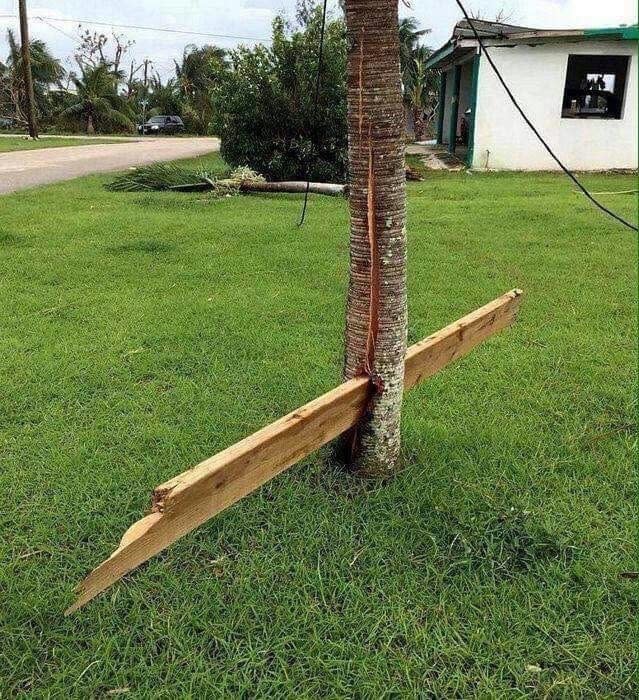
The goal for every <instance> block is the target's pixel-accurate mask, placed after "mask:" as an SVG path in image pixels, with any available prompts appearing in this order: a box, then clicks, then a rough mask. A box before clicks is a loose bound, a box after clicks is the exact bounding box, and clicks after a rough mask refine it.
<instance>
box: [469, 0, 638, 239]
mask: <svg viewBox="0 0 639 700" xmlns="http://www.w3.org/2000/svg"><path fill="white" fill-rule="evenodd" d="M455 2H456V3H457V5H458V6H459V9H460V10H461V11H462V13H463V14H464V17H465V18H466V21H467V22H468V24H469V25H470V28H471V29H472V30H473V34H474V35H475V39H477V41H478V42H479V46H480V47H481V50H482V51H483V53H484V55H485V56H486V59H487V61H488V63H490V66H491V68H492V69H493V70H494V71H495V75H496V76H497V78H498V80H499V82H500V83H501V84H502V86H503V88H504V90H505V91H506V94H507V95H508V97H509V98H510V101H511V102H512V103H513V105H515V109H516V110H517V111H518V112H519V114H520V115H521V117H522V119H523V120H524V121H525V122H526V124H527V125H528V127H529V128H530V130H531V131H532V132H533V134H535V136H536V137H537V138H538V139H539V141H540V142H541V144H542V146H543V147H544V148H545V149H546V150H547V151H548V153H549V154H550V156H551V157H552V159H553V160H554V161H555V163H557V165H558V166H559V167H560V168H561V169H562V170H563V171H564V173H565V174H566V175H568V177H569V178H570V179H571V180H572V181H573V182H574V183H575V185H577V187H578V188H579V189H580V190H581V191H582V192H583V193H584V194H585V195H586V197H588V199H589V200H590V201H591V202H592V203H593V204H594V205H595V206H596V207H598V208H599V209H601V211H603V212H605V213H606V214H608V215H609V216H611V217H612V218H613V219H616V220H617V221H618V222H619V223H620V224H623V225H624V226H627V227H628V228H629V229H631V230H633V231H638V230H639V229H638V228H637V227H636V226H635V225H634V224H632V223H630V222H629V221H626V219H624V218H623V217H621V216H619V215H618V214H615V212H614V211H611V210H610V209H608V208H607V207H605V206H604V205H603V204H601V202H599V201H597V200H596V199H595V198H594V197H593V196H592V195H591V194H590V192H589V191H588V190H587V189H586V188H585V187H584V186H583V185H582V184H581V182H579V180H578V179H577V178H576V177H575V175H574V174H573V173H572V172H571V171H570V170H568V168H567V167H566V166H565V165H564V164H563V163H562V162H561V160H559V158H558V156H556V155H555V152H554V151H553V150H552V148H551V147H550V146H549V145H548V143H546V141H545V140H544V137H543V136H542V135H541V134H540V133H539V131H537V128H536V127H535V125H534V124H533V123H532V122H531V121H530V119H529V118H528V117H527V116H526V113H525V112H524V110H523V109H522V108H521V107H520V106H519V103H518V102H517V100H516V98H515V96H514V95H513V93H512V92H511V91H510V88H509V87H508V85H507V84H506V81H505V80H504V79H503V77H502V75H501V73H500V72H499V69H498V68H497V66H496V65H495V63H494V61H493V59H492V58H491V56H490V54H489V53H488V50H487V49H486V46H485V45H484V42H483V41H482V38H481V36H480V35H479V32H478V31H477V30H476V29H475V24H474V23H473V20H472V19H471V18H470V17H469V15H468V12H466V8H465V7H464V6H463V5H462V3H461V0H455Z"/></svg>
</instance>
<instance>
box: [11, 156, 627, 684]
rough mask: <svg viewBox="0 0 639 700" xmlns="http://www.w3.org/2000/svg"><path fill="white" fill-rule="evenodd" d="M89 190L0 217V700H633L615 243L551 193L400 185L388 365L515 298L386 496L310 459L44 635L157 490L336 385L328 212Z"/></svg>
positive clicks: (622, 204)
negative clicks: (400, 237)
mask: <svg viewBox="0 0 639 700" xmlns="http://www.w3.org/2000/svg"><path fill="white" fill-rule="evenodd" d="M204 160H206V161H207V164H208V166H209V167H210V166H211V165H213V166H216V165H217V166H218V167H221V166H220V163H219V161H217V160H216V158H215V157H213V158H207V159H204ZM107 179H108V176H105V177H102V176H100V177H92V178H87V179H83V180H78V181H73V182H67V183H62V184H57V185H54V186H49V187H46V188H41V189H38V190H33V191H26V192H23V193H18V194H14V195H11V196H6V197H3V198H2V207H1V209H0V266H1V269H2V275H1V276H0V289H1V294H2V299H3V303H2V304H1V305H0V329H2V332H1V334H0V367H1V369H2V372H1V374H0V376H1V377H2V379H1V380H0V381H1V386H0V463H1V464H2V468H1V469H0V480H1V484H0V526H1V530H2V538H0V548H1V550H0V590H2V605H1V612H0V635H1V638H2V644H1V645H0V695H2V696H3V697H4V696H7V697H13V696H16V695H18V694H20V693H25V694H27V695H29V696H34V697H45V696H46V697H55V696H60V697H82V698H86V697H104V696H105V695H106V694H107V693H108V692H109V691H113V690H117V689H120V690H121V691H122V692H124V689H128V690H129V696H130V697H140V698H146V697H205V696H207V697H208V696H215V697H225V698H228V697H282V696H290V697H362V698H378V697H427V696H429V697H430V696H432V697H439V698H452V697H464V698H468V697H521V696H527V695H528V696H532V697H630V696H632V695H633V691H632V688H631V673H632V669H633V667H634V652H633V642H634V639H633V637H634V633H633V629H632V626H631V621H632V620H633V619H634V617H635V616H636V612H637V610H636V582H634V581H632V580H630V579H628V578H625V577H623V576H622V573H623V572H627V571H632V570H635V569H636V563H635V562H636V557H635V543H634V537H635V523H636V516H637V513H636V509H635V507H634V497H635V495H636V484H635V475H634V473H633V468H632V460H633V450H634V446H635V409H634V406H633V399H634V395H635V379H636V377H635V375H636V371H635V370H636V354H635V345H636V331H637V328H636V296H637V294H636V289H637V276H636V262H637V244H636V235H635V234H633V233H632V232H630V231H628V230H625V229H623V228H621V227H619V226H618V225H617V224H615V223H614V222H613V221H611V220H609V219H607V218H605V217H603V216H602V215H600V214H599V213H598V212H597V211H596V210H595V209H593V207H592V206H591V205H590V204H588V203H587V202H586V200H585V198H584V197H583V196H582V195H578V194H575V193H574V192H573V189H574V187H573V186H572V185H571V183H570V182H568V181H567V180H566V179H565V178H563V177H561V176H559V175H554V174H537V175H523V174H522V175H507V174H501V175H499V174H495V175H480V174H474V175H468V174H465V173H457V174H446V173H439V174H431V175H430V176H429V177H428V179H427V180H426V181H425V182H422V183H414V184H411V185H410V186H409V203H408V204H409V206H408V208H409V254H410V261H409V294H410V341H411V342H414V341H416V340H418V339H421V338H423V337H424V336H426V335H427V334H429V333H430V332H432V331H434V330H437V329H439V328H440V327H441V326H443V325H445V324H446V323H448V322H450V321H453V320H455V319H456V318H458V317H460V316H462V315H464V314H466V313H468V312H469V311H471V310H473V309H475V308H476V307H478V306H480V305H482V304H484V303H486V302H488V301H490V300H491V299H493V298H494V297H496V296H498V295H500V294H502V293H503V292H505V291H506V290H508V289H511V288H512V287H521V288H523V289H524V290H525V293H526V297H525V301H524V304H523V308H522V313H521V318H520V321H519V322H518V323H517V325H516V326H515V327H513V328H512V329H510V330H507V331H505V332H504V333H503V334H501V335H500V336H498V337H496V338H494V339H492V340H490V341H489V342H487V343H485V344H484V345H483V346H481V347H480V348H479V349H477V350H476V351H474V352H473V354H472V355H470V356H469V357H468V358H466V359H464V360H462V361H461V362H459V363H458V364H456V365H454V366H453V367H451V368H449V369H448V370H446V371H444V372H442V373H441V374H440V375H438V376H437V377H435V378H433V379H431V380H430V381H428V382H426V383H425V384H423V385H421V386H420V387H419V388H418V389H415V390H413V391H411V392H410V394H409V395H408V397H407V400H406V402H405V411H404V423H403V436H404V453H403V462H404V469H403V471H402V472H401V473H400V474H399V475H398V476H397V477H396V478H395V479H394V480H393V481H392V482H390V483H388V484H385V485H382V484H375V483H367V482H362V481H359V480H357V479H356V478H354V477H352V476H349V475H348V474H344V473H341V472H340V471H339V470H338V469H337V468H336V467H335V466H334V465H333V464H332V463H331V459H330V450H328V449H327V450H324V451H322V452H320V453H317V454H316V455H314V456H313V457H311V458H309V459H307V460H305V461H304V462H303V463H302V464H300V465H298V466H297V467H295V468H293V469H291V470H290V471H289V472H287V473H286V474H284V475H282V476H280V477H278V478H277V479H276V480H275V481H273V482H271V483H270V484H268V485H267V486H266V487H264V488H262V489H261V490H260V491H258V492H257V493H255V494H253V495H251V496H250V497H248V498H246V499H244V500H243V501H241V502H240V503H239V504H237V505H236V506H234V507H232V508H231V509H229V510H227V511H226V512H224V513H223V514H221V515H220V516H218V517H217V518H215V519H214V520H213V521H211V522H209V523H208V524H207V525H206V526H204V527H202V528H200V529H199V530H197V531H196V532H195V533H192V534H191V535H189V536H188V537H186V538H184V539H183V540H181V541H180V542H178V543H177V544H176V545H175V546H173V547H171V548H170V549H169V550H168V551H166V552H165V553H163V554H162V555H160V556H158V557H156V558H154V559H153V560H152V561H151V562H150V563H149V564H148V565H146V566H144V567H142V568H141V569H139V570H138V571H137V572H135V573H134V574H132V575H130V576H128V577H127V578H126V580H125V581H124V582H121V583H119V584H117V585H116V586H114V587H113V588H111V589H110V590H109V591H108V592H107V593H106V594H105V595H102V596H101V597H100V598H98V599H97V600H95V601H93V603H91V604H90V605H89V606H88V607H87V608H86V609H84V610H83V611H81V612H80V613H79V614H76V615H75V616H73V617H70V618H67V619H64V618H63V617H62V611H63V610H64V608H65V607H66V606H67V605H68V604H69V603H70V602H71V600H72V588H73V586H74V584H75V583H76V582H78V581H79V580H80V579H81V578H82V577H83V576H84V575H85V574H86V573H87V572H88V571H89V570H90V569H91V568H92V567H93V566H95V565H96V564H97V563H98V562H100V561H101V560H102V559H104V558H105V557H106V556H107V555H108V554H110V553H111V551H112V550H113V549H114V547H115V546H117V542H118V540H119V537H120V536H121V534H122V533H123V532H124V530H125V529H126V528H127V527H128V526H129V525H130V524H131V523H132V522H133V521H135V520H136V519H138V518H139V517H140V516H141V515H142V514H143V513H144V512H145V509H146V508H147V507H148V505H149V495H150V493H151V491H152V489H153V487H154V486H155V485H156V484H159V483H161V482H163V481H164V480H166V479H167V478H169V477H171V476H173V475H174V474H177V473H179V472H181V471H183V470H185V469H186V468H189V467H191V466H193V465H194V464H196V463H197V462H198V461H200V460H202V459H203V458H206V457H208V456H210V455H212V454H214V453H215V452H217V451H218V450H220V449H222V448H224V447H226V446H227V445H229V444H231V443H233V442H234V441H236V440H237V439H239V438H242V437H244V436H245V435H246V434H248V433H250V432H252V431H253V430H255V429H257V428H260V427H262V426H263V425H264V424H266V423H268V422H270V421H272V420H273V419H275V418H277V417H279V416H281V415H282V414H284V413H286V412H287V411H290V410H292V409H294V408H296V407H297V406H299V405H301V404H302V403H304V402H306V401H308V400H310V399H312V398H314V397H316V396H317V395H318V394H320V393H321V392H323V391H326V390H328V389H330V388H332V387H333V386H334V385H335V384H336V383H337V382H338V381H339V377H340V365H341V359H342V333H343V314H344V299H345V290H346V282H347V267H348V233H347V231H348V223H347V222H348V220H347V206H346V202H345V201H344V200H340V199H333V198H322V197H317V196H316V197H312V199H311V203H310V209H309V214H308V220H307V223H306V225H305V226H304V227H303V228H301V229H300V228H298V227H297V226H296V223H297V220H298V217H299V214H300V205H301V199H300V198H299V197H297V196H252V197H247V196H245V197H236V198H227V199H222V200H218V201H215V200H211V199H209V198H207V196H205V195H189V194H177V193H157V194H114V193H108V192H106V191H104V190H103V189H102V184H103V183H104V182H105V181H106V180H107ZM584 181H585V182H586V183H587V184H588V185H589V186H591V187H592V188H593V189H595V190H597V191H603V190H626V189H633V188H634V187H635V184H636V179H635V178H633V177H630V176H624V175H609V176H606V175H592V176H587V177H584ZM605 201H606V202H607V203H608V204H610V205H612V206H614V207H615V208H616V209H617V210H618V211H620V212H622V213H623V214H625V215H626V216H628V217H631V218H634V217H635V216H636V204H635V200H634V198H632V197H628V196H623V195H621V196H609V197H607V198H606V199H605Z"/></svg>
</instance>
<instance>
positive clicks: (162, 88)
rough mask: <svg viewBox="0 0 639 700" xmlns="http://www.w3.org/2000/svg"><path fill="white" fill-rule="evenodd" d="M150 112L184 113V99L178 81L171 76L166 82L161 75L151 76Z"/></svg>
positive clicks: (152, 113) (151, 113) (153, 113)
mask: <svg viewBox="0 0 639 700" xmlns="http://www.w3.org/2000/svg"><path fill="white" fill-rule="evenodd" d="M149 101H150V110H149V114H150V115H151V116H152V115H155V114H177V115H180V116H181V115H182V112H183V107H184V105H183V100H182V95H181V93H180V91H179V90H178V87H177V83H176V81H175V80H174V79H173V78H170V79H169V80H167V81H166V82H165V83H163V82H162V78H161V77H160V76H159V75H155V76H153V77H152V78H151V81H150V83H149Z"/></svg>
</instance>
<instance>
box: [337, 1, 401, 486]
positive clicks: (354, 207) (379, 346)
mask: <svg viewBox="0 0 639 700" xmlns="http://www.w3.org/2000/svg"><path fill="white" fill-rule="evenodd" d="M346 26H347V32H348V40H349V41H348V45H349V54H348V137H349V170H350V213H351V233H350V283H349V291H348V306H347V311H346V352H345V369H344V374H345V378H346V379H350V378H352V377H355V376H359V375H362V374H368V375H370V376H371V379H372V382H371V387H372V391H371V399H370V402H369V405H368V409H367V411H366V415H365V416H364V417H363V418H362V420H361V421H360V423H359V425H358V426H357V428H356V429H355V431H354V432H353V434H351V435H350V436H349V437H348V438H347V439H348V445H347V448H348V449H349V452H350V462H351V464H352V466H354V467H355V469H356V470H357V471H358V472H360V473H361V474H363V475H367V476H382V477H384V476H388V475H390V474H392V473H393V472H394V471H395V470H396V469H397V466H398V460H399V450H400V417H401V406H402V394H403V387H404V356H405V354H406V328H407V311H406V201H405V200H406V197H405V195H406V191H405V190H406V184H405V162H404V142H403V134H404V109H403V104H402V89H401V75H400V66H399V33H398V12H397V1H396V0H346Z"/></svg>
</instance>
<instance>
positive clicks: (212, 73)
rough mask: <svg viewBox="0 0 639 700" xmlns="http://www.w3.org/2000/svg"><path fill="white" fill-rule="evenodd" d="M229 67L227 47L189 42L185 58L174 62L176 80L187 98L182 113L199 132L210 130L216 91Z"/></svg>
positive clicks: (185, 50) (185, 49) (184, 97)
mask: <svg viewBox="0 0 639 700" xmlns="http://www.w3.org/2000/svg"><path fill="white" fill-rule="evenodd" d="M228 69H229V64H228V60H227V52H226V50H225V49H221V48H219V47H217V46H212V45H210V44H209V45H205V46H196V45H194V44H189V45H188V46H186V47H185V48H184V53H183V55H182V61H181V62H180V63H178V61H175V83H176V85H177V88H178V90H179V92H180V94H181V95H182V97H183V99H184V108H183V116H184V118H185V121H186V122H190V123H191V125H192V126H193V127H195V129H196V130H197V131H198V132H200V133H206V132H207V131H208V129H209V125H210V122H211V119H212V117H213V103H212V99H211V97H212V94H213V90H214V89H215V87H216V86H217V85H218V83H219V80H220V77H221V75H222V74H223V73H224V72H226V71H227V70H228Z"/></svg>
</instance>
